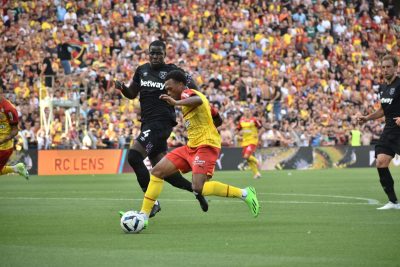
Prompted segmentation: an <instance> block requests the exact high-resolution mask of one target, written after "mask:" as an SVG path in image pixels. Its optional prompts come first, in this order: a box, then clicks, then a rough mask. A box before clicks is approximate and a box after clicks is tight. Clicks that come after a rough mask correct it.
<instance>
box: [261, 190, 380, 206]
mask: <svg viewBox="0 0 400 267" xmlns="http://www.w3.org/2000/svg"><path fill="white" fill-rule="evenodd" d="M257 194H259V195H277V196H304V197H327V198H342V199H356V200H363V201H367V202H368V204H370V205H378V204H380V203H379V201H378V200H376V199H373V198H364V197H354V196H336V195H316V194H301V193H300V194H297V193H257Z"/></svg>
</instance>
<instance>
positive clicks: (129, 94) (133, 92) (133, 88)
mask: <svg viewBox="0 0 400 267" xmlns="http://www.w3.org/2000/svg"><path fill="white" fill-rule="evenodd" d="M140 73H141V68H140V66H139V67H138V68H137V69H136V71H135V74H134V75H133V79H132V82H131V84H130V85H129V87H128V86H126V85H125V84H124V83H122V82H120V81H118V80H114V84H115V88H117V89H118V90H121V93H122V95H123V96H125V97H126V98H128V99H134V98H136V97H137V95H138V94H139V92H140Z"/></svg>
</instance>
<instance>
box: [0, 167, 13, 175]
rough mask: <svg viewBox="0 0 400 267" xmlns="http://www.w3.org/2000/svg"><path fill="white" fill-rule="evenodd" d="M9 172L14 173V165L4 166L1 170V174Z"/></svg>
mask: <svg viewBox="0 0 400 267" xmlns="http://www.w3.org/2000/svg"><path fill="white" fill-rule="evenodd" d="M8 173H14V169H13V167H11V166H4V167H3V169H2V170H1V175H4V174H8Z"/></svg>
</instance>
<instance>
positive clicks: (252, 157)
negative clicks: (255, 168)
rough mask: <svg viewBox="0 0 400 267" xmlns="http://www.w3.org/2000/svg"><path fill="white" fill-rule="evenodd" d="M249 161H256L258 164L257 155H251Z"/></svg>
mask: <svg viewBox="0 0 400 267" xmlns="http://www.w3.org/2000/svg"><path fill="white" fill-rule="evenodd" d="M248 161H251V162H254V163H255V164H258V160H257V158H256V157H254V156H253V155H250V157H249V159H248Z"/></svg>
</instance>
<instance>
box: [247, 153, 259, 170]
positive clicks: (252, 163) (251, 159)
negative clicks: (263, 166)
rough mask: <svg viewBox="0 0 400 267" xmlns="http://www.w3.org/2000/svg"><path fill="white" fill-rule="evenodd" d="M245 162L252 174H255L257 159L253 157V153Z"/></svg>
mask: <svg viewBox="0 0 400 267" xmlns="http://www.w3.org/2000/svg"><path fill="white" fill-rule="evenodd" d="M247 163H248V164H249V168H250V170H251V171H252V172H253V174H254V175H256V174H257V173H258V160H257V158H256V157H254V156H253V155H251V156H250V157H249V158H248V159H247Z"/></svg>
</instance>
